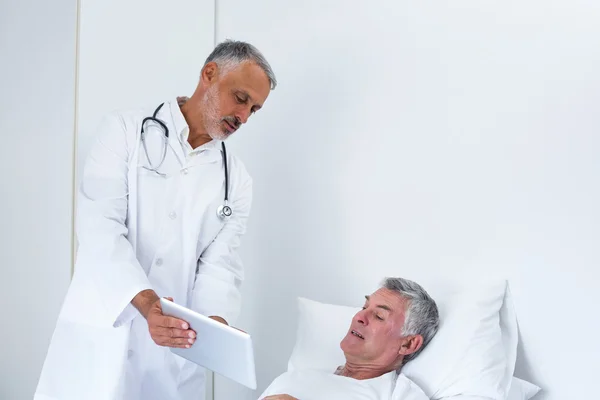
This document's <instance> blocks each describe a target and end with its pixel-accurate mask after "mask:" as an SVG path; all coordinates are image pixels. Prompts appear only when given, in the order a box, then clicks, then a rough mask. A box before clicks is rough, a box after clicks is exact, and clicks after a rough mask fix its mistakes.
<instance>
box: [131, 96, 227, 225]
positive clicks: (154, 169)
mask: <svg viewBox="0 0 600 400" xmlns="http://www.w3.org/2000/svg"><path fill="white" fill-rule="evenodd" d="M164 104H165V103H162V104H161V105H159V106H158V107H157V108H156V110H155V111H154V114H153V115H152V116H151V117H146V118H144V119H143V120H142V128H141V130H140V137H141V140H142V145H143V146H144V153H146V159H147V160H148V165H149V166H150V167H144V168H146V169H147V170H149V171H152V172H155V173H157V174H158V175H160V176H165V174H163V173H161V172H160V171H158V169H159V168H160V167H161V165H162V164H163V162H164V161H165V158H166V157H167V147H168V146H169V128H167V125H166V124H165V123H164V122H162V121H161V120H160V119H158V118H156V116H157V115H158V112H159V111H160V109H161V108H162V106H163V105H164ZM148 121H152V122H156V123H157V124H158V125H159V126H160V127H161V128H162V130H163V133H164V135H163V141H164V145H163V152H162V157H161V159H160V162H159V163H158V165H157V166H154V165H153V164H152V161H150V156H149V155H148V148H147V147H146V139H145V137H144V133H145V132H144V125H145V124H146V122H148ZM221 149H223V166H224V167H225V201H224V203H223V204H222V205H221V206H219V208H218V209H217V215H218V216H219V218H221V219H228V218H229V217H231V216H232V215H233V210H232V209H231V207H230V206H229V204H228V203H229V173H228V171H227V150H226V149H225V143H224V142H221Z"/></svg>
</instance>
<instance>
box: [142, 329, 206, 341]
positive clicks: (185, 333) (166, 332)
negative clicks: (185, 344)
mask: <svg viewBox="0 0 600 400" xmlns="http://www.w3.org/2000/svg"><path fill="white" fill-rule="evenodd" d="M150 334H151V335H152V336H164V337H168V338H173V339H177V338H185V339H195V338H196V332H194V331H193V330H191V329H188V330H182V329H175V328H163V327H160V326H158V327H152V328H150Z"/></svg>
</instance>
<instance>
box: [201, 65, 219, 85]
mask: <svg viewBox="0 0 600 400" xmlns="http://www.w3.org/2000/svg"><path fill="white" fill-rule="evenodd" d="M217 75H219V67H218V66H217V63H216V62H214V61H211V62H209V63H207V64H206V65H205V66H204V68H202V74H201V76H200V80H202V81H204V82H206V83H210V82H212V81H213V80H214V79H215V78H216V77H217Z"/></svg>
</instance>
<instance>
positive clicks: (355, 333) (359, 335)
mask: <svg viewBox="0 0 600 400" xmlns="http://www.w3.org/2000/svg"><path fill="white" fill-rule="evenodd" d="M352 334H353V335H354V336H356V337H359V338H361V339H363V340H364V339H365V337H364V336H363V335H361V334H360V333H358V332H356V331H352Z"/></svg>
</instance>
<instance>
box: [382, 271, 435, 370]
mask: <svg viewBox="0 0 600 400" xmlns="http://www.w3.org/2000/svg"><path fill="white" fill-rule="evenodd" d="M382 286H383V287H384V288H386V289H388V290H392V291H394V292H396V293H398V294H399V295H400V296H402V297H404V298H405V299H407V300H409V304H408V306H407V309H406V315H405V320H404V327H403V328H402V335H404V336H409V335H421V336H422V337H423V345H422V346H421V348H420V349H419V350H417V351H416V352H414V353H413V354H409V355H408V356H406V357H404V362H403V364H406V363H407V362H408V361H410V360H412V359H414V358H415V357H417V356H418V355H419V353H421V351H423V349H424V348H425V346H427V344H428V343H429V342H430V341H431V339H433V337H434V336H435V334H436V333H437V331H438V329H439V326H440V316H439V312H438V308H437V305H436V304H435V301H434V300H433V299H432V298H431V296H429V294H428V293H427V292H426V291H425V289H423V288H422V287H421V286H420V285H419V284H418V283H415V282H413V281H409V280H408V279H403V278H386V279H385V280H384V281H383V284H382Z"/></svg>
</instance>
